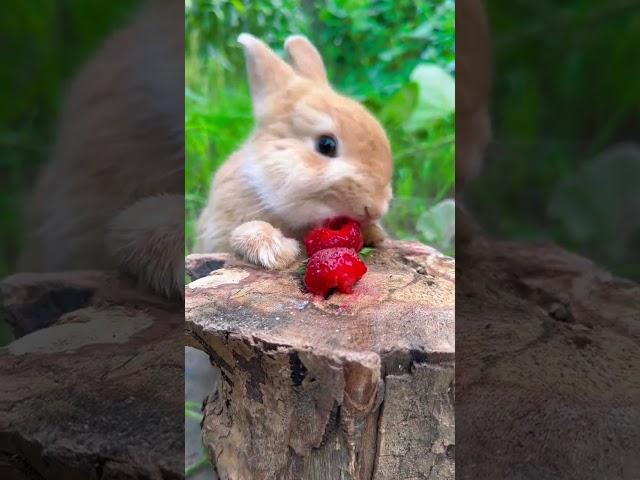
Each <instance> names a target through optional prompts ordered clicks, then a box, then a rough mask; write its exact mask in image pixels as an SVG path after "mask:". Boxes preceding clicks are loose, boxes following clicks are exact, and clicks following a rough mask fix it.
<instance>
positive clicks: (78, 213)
mask: <svg viewBox="0 0 640 480" xmlns="http://www.w3.org/2000/svg"><path fill="white" fill-rule="evenodd" d="M183 9H184V4H183V3H182V2H180V1H177V0H148V1H145V5H144V7H143V9H142V11H140V12H139V13H138V15H137V16H136V17H135V19H134V20H133V21H132V22H131V23H130V24H129V25H128V26H127V27H125V28H124V29H122V30H121V31H119V32H117V33H116V34H114V35H112V36H111V37H110V38H109V39H108V40H107V41H106V42H105V44H104V46H103V48H102V49H101V50H100V51H99V52H98V53H97V54H96V55H95V56H94V57H93V58H92V59H91V60H90V61H89V62H88V64H87V65H86V66H85V67H84V68H83V69H82V71H81V72H80V74H79V75H78V76H77V78H76V79H75V81H74V82H73V84H72V85H71V88H70V90H69V92H68V95H67V96H66V99H65V105H64V108H63V112H62V117H61V119H60V124H59V128H58V133H57V138H56V145H55V148H54V151H53V156H52V159H51V161H50V162H48V164H47V165H46V166H45V168H44V170H43V171H42V173H41V175H40V177H39V179H38V182H37V184H36V186H35V189H34V191H33V196H32V204H31V211H30V218H29V221H30V222H29V223H30V225H29V227H30V228H29V235H28V242H27V245H26V246H25V249H24V251H23V254H22V259H21V265H20V267H21V269H22V270H23V271H60V270H78V269H107V270H112V269H119V270H120V271H125V272H127V273H128V274H131V275H132V276H133V277H134V278H136V279H138V280H139V281H140V283H141V285H142V286H144V287H149V288H150V289H151V290H153V291H154V292H156V293H160V294H162V295H163V296H167V297H173V298H177V299H180V298H181V297H182V295H183V285H184V274H183V271H184V267H183V265H184V103H183V99H184V74H183V72H184V63H183V58H184V22H183V11H184V10H183Z"/></svg>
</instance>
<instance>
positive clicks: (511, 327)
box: [456, 237, 640, 480]
mask: <svg viewBox="0 0 640 480" xmlns="http://www.w3.org/2000/svg"><path fill="white" fill-rule="evenodd" d="M457 253H458V257H457V260H458V263H457V267H458V271H457V272H456V275H457V286H456V287H457V288H456V291H457V292H456V293H457V298H458V299H459V301H458V302H457V303H456V346H457V352H456V365H457V370H456V391H457V398H456V400H457V403H456V418H457V422H456V436H457V438H458V442H457V448H458V452H457V453H458V458H459V461H458V465H457V468H456V476H457V478H458V479H462V480H485V479H486V480H493V479H497V478H518V479H523V480H529V479H531V480H546V479H549V480H552V479H553V480H556V479H575V480H586V479H604V478H606V479H635V478H640V457H639V456H638V446H639V445H640V382H638V378H639V377H638V372H640V286H639V285H638V284H637V283H635V282H631V281H628V280H624V279H621V278H616V277H615V276H613V275H611V274H610V273H608V272H606V271H604V270H602V269H601V268H599V267H598V266H597V265H595V264H594V263H592V262H591V261H589V260H587V259H585V258H582V257H580V256H578V255H574V254H572V253H570V252H567V251H565V250H563V249H561V248H559V247H557V246H555V245H553V244H543V243H538V244H534V243H518V242H501V241H495V240H492V239H487V238H483V237H478V238H476V239H475V240H474V241H472V242H471V243H470V244H469V245H468V246H466V247H465V248H464V249H462V248H458V250H457Z"/></svg>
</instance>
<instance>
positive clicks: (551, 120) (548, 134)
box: [469, 0, 640, 279]
mask: <svg viewBox="0 0 640 480" xmlns="http://www.w3.org/2000/svg"><path fill="white" fill-rule="evenodd" d="M487 6H488V12H489V20H490V24H491V30H492V32H491V35H492V37H493V49H494V57H495V58H494V60H495V65H494V69H493V70H494V74H493V75H494V85H493V87H494V88H493V98H492V102H491V104H492V112H491V113H492V119H493V126H494V131H495V132H494V133H495V141H494V143H493V145H492V147H491V149H490V150H489V151H488V155H487V160H486V164H485V171H484V173H483V175H482V177H481V178H480V179H479V180H478V181H477V182H476V183H475V184H474V185H473V187H472V189H471V191H470V195H469V203H470V205H471V206H472V207H473V209H474V210H475V212H476V213H477V214H478V216H479V217H480V220H481V223H483V224H484V225H485V226H486V227H487V228H488V229H489V230H491V231H493V232H495V233H496V234H498V235H500V236H502V237H507V238H514V239H534V240H551V241H554V242H557V243H559V244H560V245H562V246H564V247H565V248H568V249H570V250H573V251H575V252H577V253H580V254H582V255H585V256H587V257H589V258H591V259H593V260H595V261H597V262H599V263H601V264H603V265H604V266H606V267H607V268H609V269H611V270H613V271H614V272H615V273H617V274H619V275H623V276H626V277H629V278H634V279H640V149H639V147H640V141H639V140H640V81H638V79H639V78H640V60H639V59H638V46H639V45H640V1H638V0H631V1H630V0H609V1H607V2H602V1H600V0H568V1H562V2H560V1H558V0H556V1H552V0H538V1H536V2H523V1H515V2H514V1H507V0H488V1H487ZM624 144H626V146H625V147H624V148H623V147H621V146H622V145H624Z"/></svg>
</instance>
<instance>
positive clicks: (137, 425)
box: [0, 272, 184, 480]
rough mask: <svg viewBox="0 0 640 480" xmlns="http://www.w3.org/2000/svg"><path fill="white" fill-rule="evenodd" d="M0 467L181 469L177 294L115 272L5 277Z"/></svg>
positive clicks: (120, 473)
mask: <svg viewBox="0 0 640 480" xmlns="http://www.w3.org/2000/svg"><path fill="white" fill-rule="evenodd" d="M0 304H1V306H2V308H1V309H0V315H1V316H2V317H3V318H4V319H5V320H7V321H8V322H9V323H10V324H11V325H12V326H13V327H14V331H15V332H16V336H17V337H20V338H18V339H17V340H16V341H14V342H13V343H11V344H9V346H7V347H5V348H0V385H2V388H0V478H7V479H25V480H27V479H39V480H40V479H54V478H64V479H71V480H73V479H101V480H106V479H161V478H162V479H172V478H173V479H177V478H184V457H183V445H184V437H183V412H184V404H183V397H182V392H183V375H184V373H183V368H184V360H183V358H184V357H183V351H184V337H183V335H182V323H183V312H182V305H171V304H168V303H164V302H162V301H159V300H157V299H155V298H153V297H147V296H144V295H141V294H139V293H138V292H137V291H136V290H135V289H133V288H132V287H131V286H129V285H128V283H127V282H126V281H124V280H122V279H119V278H118V277H117V276H116V275H114V274H109V273H104V272H68V273H59V274H58V273H54V274H20V275H15V276H12V277H8V278H7V279H5V280H3V281H2V282H1V283H0Z"/></svg>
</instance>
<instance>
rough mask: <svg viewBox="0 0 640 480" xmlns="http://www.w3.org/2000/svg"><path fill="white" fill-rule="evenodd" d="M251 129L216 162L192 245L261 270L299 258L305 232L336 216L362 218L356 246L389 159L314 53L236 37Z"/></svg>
mask: <svg viewBox="0 0 640 480" xmlns="http://www.w3.org/2000/svg"><path fill="white" fill-rule="evenodd" d="M238 42H239V43H240V44H241V45H242V46H243V47H244V52H245V58H246V63H247V71H248V74H249V84H250V87H251V94H252V100H253V112H254V116H255V120H256V127H255V130H254V132H253V134H252V135H251V136H250V138H249V139H248V140H247V141H246V143H245V144H244V145H243V146H242V147H241V148H240V149H239V150H238V151H236V152H235V153H234V154H232V155H231V157H230V158H229V159H228V160H227V161H226V162H225V163H224V164H223V165H222V167H220V169H219V170H218V172H217V173H216V175H215V178H214V179H213V183H212V186H211V192H210V196H209V201H208V205H207V206H206V207H205V209H204V210H203V212H202V213H201V216H200V219H199V225H198V237H199V238H198V243H197V245H196V251H199V252H212V251H233V252H235V253H237V254H239V255H240V256H242V257H244V258H245V259H246V260H248V261H250V262H252V263H254V264H257V265H260V266H262V267H265V268H267V269H279V268H284V267H286V266H288V265H289V264H291V263H292V262H293V261H294V260H295V259H296V257H297V256H298V254H299V252H300V250H301V248H300V242H299V241H300V240H301V238H302V237H303V235H304V234H305V232H306V231H308V229H309V228H311V227H313V226H314V225H317V224H319V223H321V222H322V221H323V220H325V219H327V218H330V217H335V216H348V217H351V218H354V219H356V220H359V221H360V222H362V226H363V234H364V237H365V243H367V244H376V243H379V242H381V241H382V240H383V239H384V237H385V234H384V231H383V230H382V228H381V226H380V224H379V223H378V222H379V220H380V219H381V218H382V216H383V215H384V214H385V213H386V211H387V210H388V207H389V202H390V200H391V195H392V194H391V176H392V155H391V148H390V145H389V141H388V139H387V136H386V134H385V132H384V130H383V128H382V127H381V125H380V124H379V123H378V122H377V120H376V119H375V118H374V117H373V116H372V115H371V114H370V113H369V112H368V111H367V110H366V109H365V108H364V107H363V106H362V105H360V104H359V103H357V102H356V101H354V100H351V99H349V98H346V97H344V96H342V95H340V94H338V93H337V92H336V91H335V90H333V89H332V88H331V85H330V84H329V82H328V80H327V73H326V71H325V67H324V64H323V61H322V58H321V56H320V54H319V53H318V51H317V50H316V48H315V47H314V46H313V45H312V44H311V43H310V42H309V40H307V39H306V38H305V37H303V36H299V35H295V36H291V37H289V38H288V39H287V40H286V42H285V50H286V52H287V56H288V58H289V61H290V64H287V63H286V62H284V61H283V60H282V59H280V58H279V57H278V56H277V55H276V54H275V53H274V52H273V51H272V50H271V49H270V48H269V47H268V46H267V45H265V44H264V43H263V42H262V41H260V40H258V39H257V38H255V37H254V36H252V35H249V34H247V33H243V34H241V35H240V36H239V37H238Z"/></svg>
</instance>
